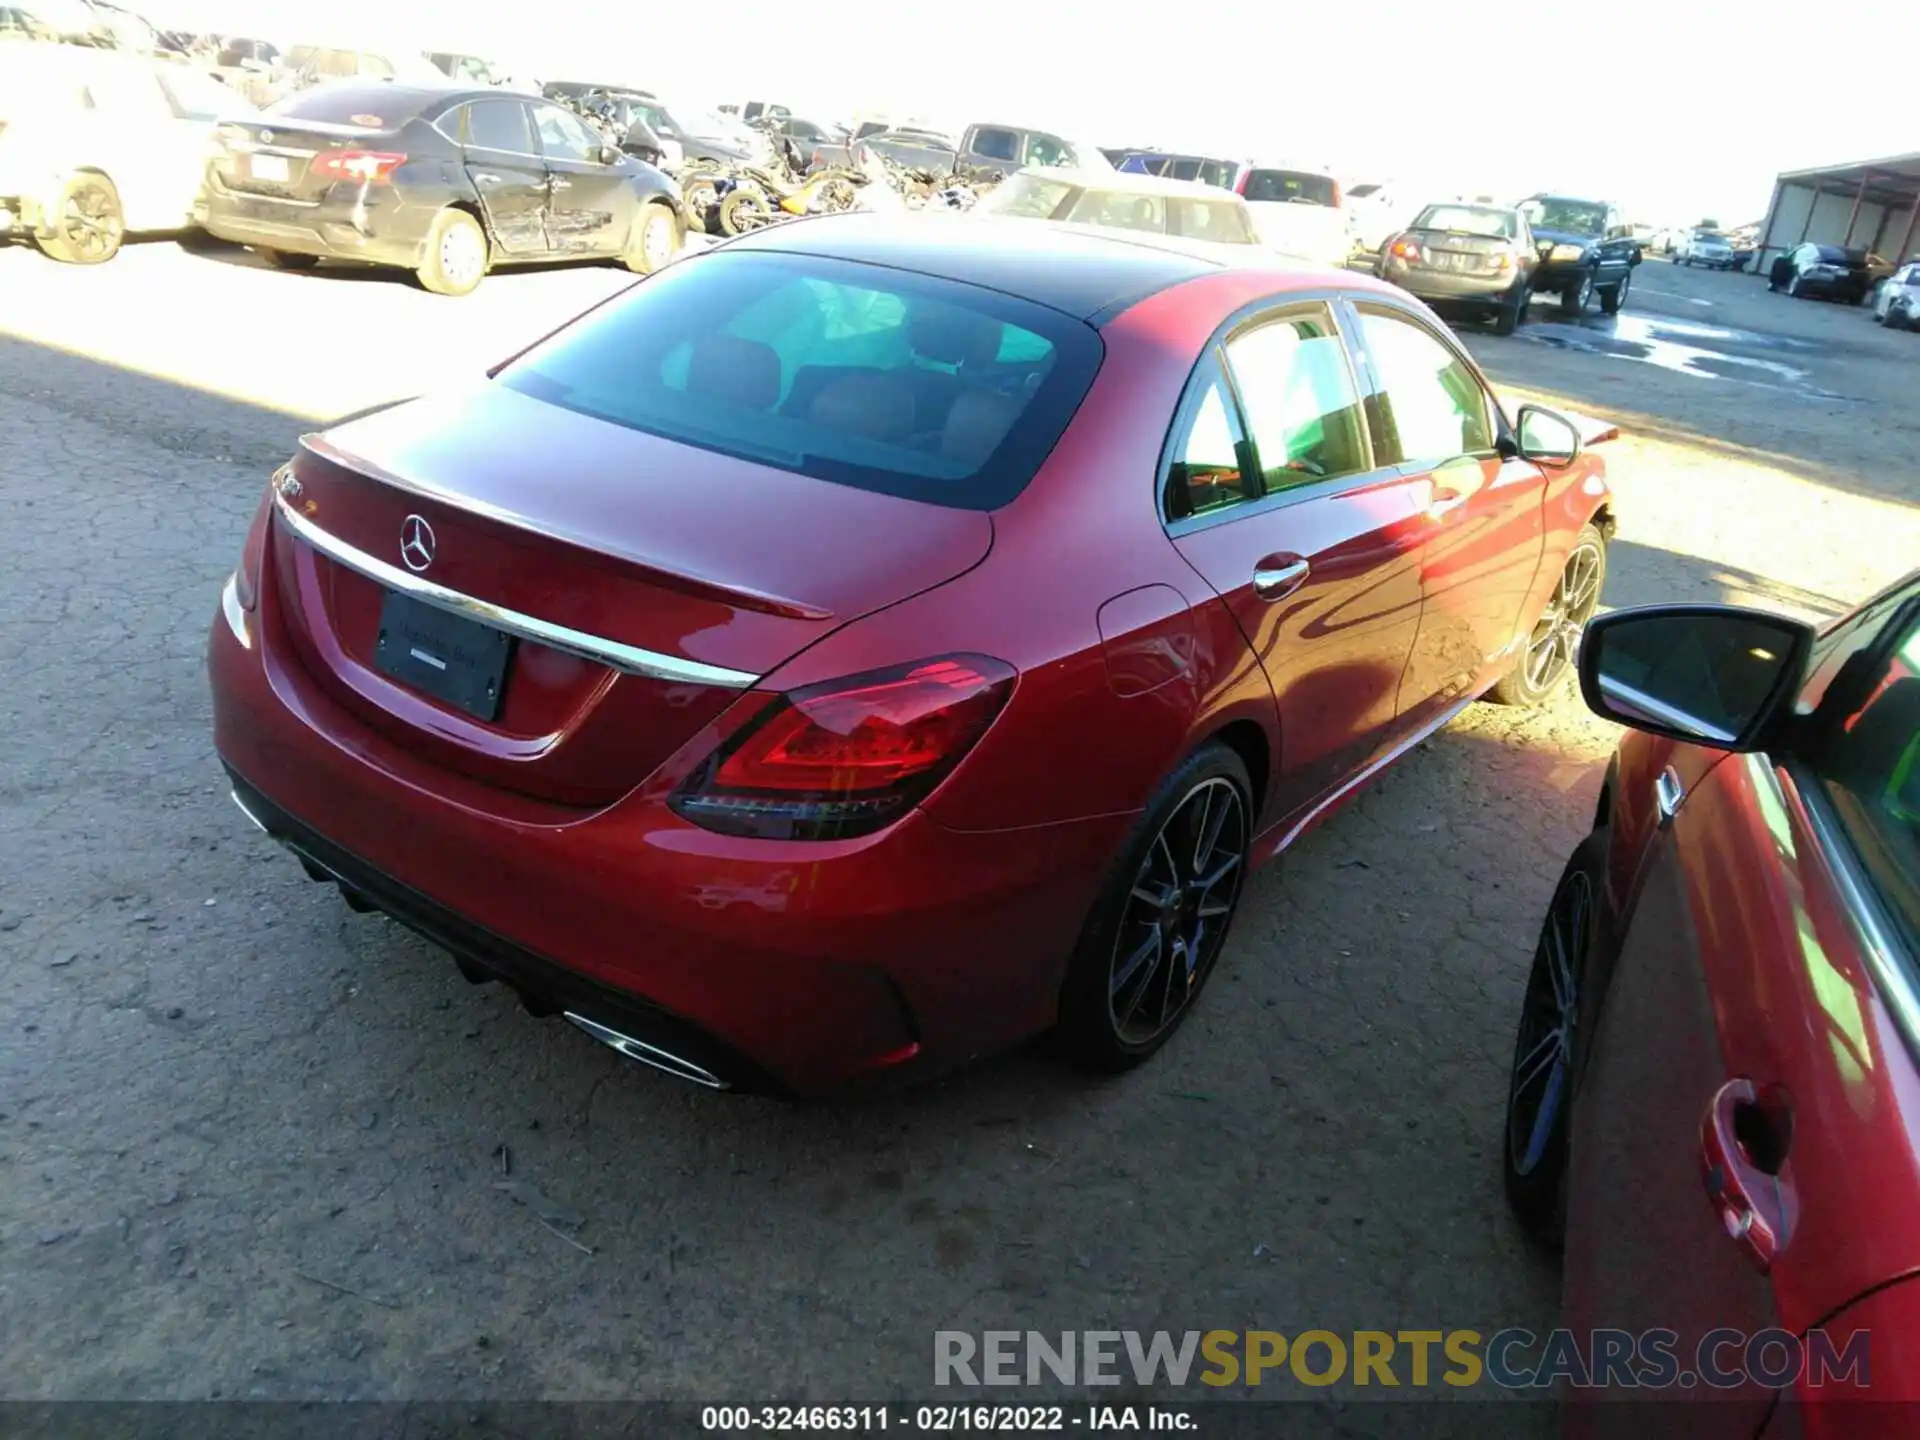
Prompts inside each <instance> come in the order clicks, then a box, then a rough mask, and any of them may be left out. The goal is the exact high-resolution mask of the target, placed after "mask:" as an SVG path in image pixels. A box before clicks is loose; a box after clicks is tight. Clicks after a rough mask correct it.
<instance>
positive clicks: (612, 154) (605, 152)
mask: <svg viewBox="0 0 1920 1440" xmlns="http://www.w3.org/2000/svg"><path fill="white" fill-rule="evenodd" d="M626 158H627V152H626V151H624V150H622V149H621V148H620V147H619V146H618V145H602V146H601V147H600V163H601V164H602V165H618V164H619V163H620V162H621V161H622V160H624V159H626Z"/></svg>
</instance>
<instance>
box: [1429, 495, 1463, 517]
mask: <svg viewBox="0 0 1920 1440" xmlns="http://www.w3.org/2000/svg"><path fill="white" fill-rule="evenodd" d="M1470 498H1471V497H1470V496H1467V495H1463V494H1461V492H1460V491H1458V490H1437V491H1435V492H1434V496H1433V499H1431V500H1429V501H1428V502H1427V514H1428V515H1429V516H1430V517H1431V518H1433V519H1435V520H1444V519H1446V518H1447V516H1449V515H1451V514H1452V513H1453V512H1454V511H1456V510H1458V509H1459V508H1460V507H1461V506H1462V505H1464V504H1466V503H1467V501H1468V500H1469V499H1470Z"/></svg>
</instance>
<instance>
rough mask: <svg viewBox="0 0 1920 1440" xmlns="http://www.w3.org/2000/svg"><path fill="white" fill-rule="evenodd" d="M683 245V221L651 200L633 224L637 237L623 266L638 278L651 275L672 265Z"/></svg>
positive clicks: (629, 244) (635, 236)
mask: <svg viewBox="0 0 1920 1440" xmlns="http://www.w3.org/2000/svg"><path fill="white" fill-rule="evenodd" d="M683 241H684V237H683V236H682V235H681V233H680V218H679V217H678V216H677V215H675V214H674V213H673V211H672V210H671V209H670V208H669V207H668V206H666V205H665V204H663V203H662V202H660V201H658V200H649V201H648V202H647V203H646V204H645V205H643V206H641V207H640V214H639V216H638V217H637V218H636V219H635V220H634V222H633V235H632V236H631V238H630V239H629V241H628V245H627V253H626V254H625V255H624V256H622V257H621V263H623V264H624V265H625V266H626V267H627V269H629V270H631V271H632V272H633V273H634V274H636V275H651V274H653V272H654V271H656V270H663V269H665V268H666V267H667V266H668V265H669V264H671V263H672V261H673V258H674V256H676V255H678V254H679V253H680V246H681V244H682V243H683Z"/></svg>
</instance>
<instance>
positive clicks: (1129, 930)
mask: <svg viewBox="0 0 1920 1440" xmlns="http://www.w3.org/2000/svg"><path fill="white" fill-rule="evenodd" d="M1251 794H1252V786H1251V785H1250V783H1249V782H1248V779H1247V768H1246V766H1245V765H1244V764H1242V763H1241V760H1240V757H1239V756H1238V755H1236V754H1235V753H1234V752H1233V751H1232V750H1230V749H1228V748H1227V747H1226V746H1224V745H1208V746H1205V747H1204V748H1202V749H1201V750H1199V751H1197V752H1195V753H1194V754H1193V755H1192V756H1191V757H1189V758H1188V759H1187V761H1186V762H1185V763H1184V764H1182V765H1181V766H1180V768H1179V769H1178V770H1176V771H1175V772H1174V773H1173V774H1172V775H1170V776H1168V777H1167V779H1166V781H1165V782H1164V783H1163V784H1162V785H1161V787H1160V789H1159V791H1158V792H1157V793H1156V794H1155V795H1154V797H1153V799H1152V800H1151V801H1150V802H1149V803H1148V805H1147V808H1146V812H1145V813H1144V814H1143V815H1142V817H1141V819H1140V822H1139V824H1137V825H1136V826H1135V827H1134V830H1133V833H1132V834H1131V835H1130V836H1129V837H1128V839H1127V843H1126V844H1125V845H1123V846H1122V847H1121V851H1120V856H1119V859H1118V860H1117V861H1116V862H1115V865H1114V867H1113V869H1112V871H1111V872H1109V874H1108V877H1107V881H1106V884H1105V885H1104V887H1103V888H1102V891H1101V895H1100V898H1099V900H1097V901H1096V902H1095V904H1094V908H1093V912H1092V914H1091V915H1090V916H1089V918H1088V921H1087V927H1086V929H1085V930H1084V931H1083V932H1082V934H1081V937H1080V944H1079V946H1078V948H1077V949H1076V951H1075V953H1074V958H1073V963H1072V965H1071V967H1070V968H1069V971H1068V974H1067V982H1066V986H1065V988H1064V990H1063V992H1062V995H1061V1005H1060V1032H1061V1037H1062V1039H1063V1040H1064V1041H1065V1042H1066V1044H1067V1047H1068V1049H1069V1051H1070V1052H1071V1053H1072V1055H1073V1056H1074V1058H1075V1059H1076V1060H1077V1061H1079V1062H1080V1063H1081V1064H1083V1065H1085V1066H1087V1067H1088V1068H1090V1069H1094V1070H1102V1071H1109V1072H1115V1071H1120V1070H1126V1069H1129V1068H1131V1067H1132V1066H1135V1065H1138V1064H1139V1063H1140V1062H1141V1061H1142V1060H1145V1059H1146V1058H1147V1057H1148V1056H1149V1055H1151V1054H1153V1052H1154V1051H1156V1050H1158V1049H1159V1048H1160V1047H1161V1046H1162V1045H1164V1044H1165V1043H1166V1042H1167V1039H1168V1037H1169V1036H1171V1035H1172V1034H1173V1032H1174V1031H1175V1030H1176V1029H1177V1028H1178V1027H1179V1025H1180V1022H1181V1021H1182V1020H1184V1019H1186V1017H1187V1015H1188V1013H1189V1012H1190V1011H1191V1010H1192V1008H1193V1005H1194V1002H1195V1001H1196V1000H1197V999H1198V998H1199V995H1200V991H1201V989H1202V988H1203V987H1204V986H1205V985H1206V983H1207V977H1208V976H1209V975H1211V974H1212V973H1213V967H1214V963H1215V962H1216V961H1217V960H1218V959H1219V957H1220V949H1221V947H1222V945H1224V944H1225V942H1226V936H1227V927H1228V926H1229V925H1230V924H1231V923H1232V920H1233V914H1234V910H1235V909H1236V908H1237V907H1238V905H1239V902H1240V887H1241V883H1242V881H1243V879H1244V877H1245V875H1246V869H1247V851H1248V846H1249V845H1250V843H1251V841H1252V838H1253V811H1252V805H1251V802H1250V796H1251Z"/></svg>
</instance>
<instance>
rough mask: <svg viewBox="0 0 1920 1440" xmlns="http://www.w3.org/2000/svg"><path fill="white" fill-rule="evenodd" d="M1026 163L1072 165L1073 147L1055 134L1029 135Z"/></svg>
mask: <svg viewBox="0 0 1920 1440" xmlns="http://www.w3.org/2000/svg"><path fill="white" fill-rule="evenodd" d="M1027 163H1028V164H1029V165H1072V164H1073V163H1074V154H1073V147H1072V146H1071V145H1069V144H1067V142H1066V141H1064V140H1062V139H1061V138H1060V137H1059V136H1057V135H1029V136H1028V137H1027Z"/></svg>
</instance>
